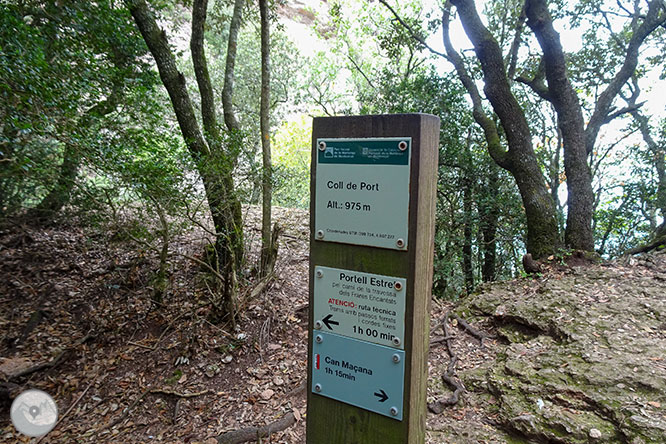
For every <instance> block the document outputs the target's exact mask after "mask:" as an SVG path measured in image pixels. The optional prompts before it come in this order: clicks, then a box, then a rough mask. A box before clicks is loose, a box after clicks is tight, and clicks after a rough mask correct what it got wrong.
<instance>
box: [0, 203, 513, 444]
mask: <svg viewBox="0 0 666 444" xmlns="http://www.w3.org/2000/svg"><path fill="white" fill-rule="evenodd" d="M275 218H276V220H278V221H279V222H280V224H281V225H282V226H283V227H285V233H284V235H283V236H282V237H281V240H280V250H279V259H278V263H277V267H276V269H277V278H276V279H275V281H274V282H273V283H272V285H271V286H270V287H269V288H268V290H267V291H265V292H264V293H263V294H261V295H260V296H259V297H257V298H256V299H254V300H250V301H248V302H247V306H246V309H245V310H244V312H243V314H242V316H241V318H240V322H239V325H238V327H237V329H236V331H230V330H229V327H228V326H224V325H216V324H214V323H211V322H210V320H209V319H210V310H211V305H210V304H209V299H208V295H209V293H208V289H207V287H206V285H205V282H203V280H202V273H201V268H200V266H199V265H197V264H196V263H195V262H193V261H191V260H188V259H185V258H184V257H183V256H173V258H172V260H171V265H172V268H171V275H170V286H169V291H168V294H167V296H166V298H165V300H164V304H163V306H156V305H155V304H153V303H151V297H150V295H151V281H150V279H151V276H152V274H153V272H154V271H155V270H156V266H157V259H156V257H155V254H153V253H152V252H146V251H143V250H141V248H140V247H138V246H137V245H136V244H130V243H127V242H120V241H113V240H110V239H113V236H109V233H102V232H99V233H97V234H94V232H93V233H91V232H90V230H86V231H84V230H83V229H80V228H77V227H58V228H49V229H43V230H34V229H30V228H27V227H16V228H14V229H12V230H11V231H5V232H2V233H0V331H1V332H2V337H1V338H0V356H1V358H0V378H2V380H0V383H3V384H4V385H5V387H6V390H9V392H10V393H11V396H16V394H18V393H20V392H21V391H22V390H25V389H27V388H37V389H41V390H44V391H46V392H47V393H49V394H51V395H52V396H53V397H54V398H55V400H56V402H57V405H58V409H59V423H58V424H57V426H56V428H55V429H54V430H53V431H52V432H51V433H49V434H48V435H46V436H45V437H44V438H43V439H42V440H37V439H32V440H31V439H29V438H27V437H25V436H23V435H21V434H19V433H17V432H16V430H15V429H14V427H13V426H12V424H11V422H10V419H9V402H8V401H7V400H6V399H5V401H4V403H3V405H2V406H0V408H1V413H0V442H6V443H14V442H23V443H27V442H43V443H74V442H75V443H84V442H96V443H102V442H104V443H118V442H122V443H152V442H163V443H172V444H176V443H214V442H215V440H214V439H213V438H214V437H216V436H218V435H220V434H222V433H224V432H226V431H230V430H236V429H241V428H245V427H250V426H261V425H264V424H267V423H270V422H273V421H275V420H277V419H279V418H281V417H284V416H285V415H286V414H287V413H288V412H293V414H294V415H295V417H296V420H297V422H296V424H295V425H293V426H291V427H289V428H288V429H286V430H284V431H281V432H278V433H275V434H273V435H272V436H271V437H270V438H269V439H266V440H264V442H272V443H289V444H292V443H293V444H296V443H304V442H305V438H304V436H305V421H304V416H305V414H306V405H305V389H304V384H305V380H306V365H307V363H306V357H307V350H306V346H307V297H308V290H307V289H308V283H307V277H308V216H307V213H306V212H304V211H298V210H287V209H282V210H281V209H277V210H276V215H275ZM258 222H259V219H258V214H256V212H255V210H251V211H249V212H248V229H247V231H246V233H247V234H248V236H249V237H251V238H253V239H255V240H256V238H258ZM255 243H256V242H255ZM171 249H172V251H177V252H179V253H182V254H187V255H190V256H194V257H201V252H202V251H203V244H202V241H201V237H200V236H199V235H198V234H197V233H196V232H190V233H188V234H186V235H182V236H180V237H179V238H177V239H175V240H174V242H173V244H172V245H171ZM255 249H256V248H255ZM250 260H253V259H252V258H250ZM250 290H251V288H248V290H247V291H248V292H249V291H250ZM451 308H452V304H451V303H450V302H442V301H437V300H435V301H433V306H432V313H431V320H432V322H431V325H432V328H431V337H433V338H438V337H441V336H442V335H443V332H442V329H441V320H442V318H443V317H444V314H445V313H446V312H447V311H448V310H450V309H451ZM481 327H483V326H481ZM453 334H454V335H455V337H454V339H452V340H451V345H452V348H453V349H454V350H455V352H456V354H458V356H459V359H460V360H459V363H458V367H459V368H460V369H470V368H474V367H476V366H479V365H481V364H482V363H484V362H487V361H488V360H489V359H492V358H493V355H494V353H495V343H494V341H493V340H486V341H484V346H483V347H481V346H480V344H479V341H478V340H477V339H475V338H473V337H471V336H469V335H467V334H465V333H464V332H462V331H461V330H457V329H454V331H453ZM448 361H449V357H448V354H447V352H446V349H445V348H444V344H443V343H441V342H440V343H437V344H435V345H433V347H432V348H431V354H430V370H429V373H430V374H429V387H428V396H429V400H430V401H435V400H437V399H441V398H442V397H444V398H445V397H447V396H449V395H450V394H451V391H450V389H449V387H448V386H445V385H444V384H443V383H442V381H441V378H440V375H441V373H442V371H443V370H444V369H445V368H446V365H447V364H448ZM40 364H44V365H42V366H39V365H40ZM26 370H27V371H30V373H29V374H26V375H23V376H20V374H21V373H22V372H25V371H26ZM466 396H474V394H469V395H466ZM484 403H492V400H488V399H484V400H479V402H474V403H472V402H460V403H459V404H458V405H456V406H454V407H448V408H446V409H445V410H444V412H443V413H441V414H433V413H429V417H428V437H427V442H428V443H441V442H461V443H465V442H489V443H490V442H506V441H505V437H504V435H503V434H502V432H499V431H497V430H495V429H493V427H492V424H493V420H492V415H491V414H489V413H488V412H487V411H486V410H484V409H482V408H480V407H479V406H483V404H484ZM479 429H488V436H490V437H491V438H489V439H488V440H487V441H479V440H475V441H469V440H468V439H467V438H466V436H468V433H467V431H469V430H477V431H478V430H479ZM477 435H478V434H477ZM451 436H457V437H459V439H458V438H456V440H455V441H451V438H450V437H451ZM445 437H448V438H445Z"/></svg>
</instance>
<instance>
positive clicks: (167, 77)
mask: <svg viewBox="0 0 666 444" xmlns="http://www.w3.org/2000/svg"><path fill="white" fill-rule="evenodd" d="M125 3H126V4H127V7H128V9H129V10H130V13H131V14H132V17H134V21H135V22H136V24H137V26H138V28H139V31H140V32H141V35H142V36H143V39H144V40H145V42H146V44H147V45H148V49H149V50H150V53H151V54H152V55H153V58H154V59H155V63H156V64H157V69H158V71H159V73H160V78H161V79H162V83H163V84H164V86H165V87H166V89H167V92H168V93H169V98H170V99H171V104H172V105H173V109H174V112H175V113H176V118H177V119H178V125H179V126H180V130H181V132H182V134H183V138H184V139H185V143H186V144H187V147H188V149H189V150H190V152H191V153H192V154H193V155H194V156H195V157H199V156H200V155H202V154H208V153H210V149H209V147H208V144H207V143H206V141H205V139H204V138H203V135H202V134H201V130H200V128H199V124H198V123H197V119H196V116H195V114H194V108H193V107H192V101H191V100H190V96H189V93H188V92H187V85H186V84H185V76H183V74H182V73H180V72H179V71H178V68H177V65H176V58H175V57H174V55H173V53H172V52H171V48H170V47H169V42H168V41H167V38H166V33H165V32H164V31H163V30H161V29H160V28H159V26H157V22H156V20H155V17H154V16H153V14H152V13H151V12H150V10H149V9H148V5H147V4H146V1H145V0H125Z"/></svg>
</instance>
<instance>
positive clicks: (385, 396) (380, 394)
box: [374, 390, 388, 402]
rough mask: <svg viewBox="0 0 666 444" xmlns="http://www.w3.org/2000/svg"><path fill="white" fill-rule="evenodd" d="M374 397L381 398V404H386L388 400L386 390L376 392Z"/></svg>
mask: <svg viewBox="0 0 666 444" xmlns="http://www.w3.org/2000/svg"><path fill="white" fill-rule="evenodd" d="M374 395H375V396H376V397H377V398H379V402H384V401H386V400H387V399H388V395H387V394H386V392H385V391H384V390H379V393H377V392H375V393H374Z"/></svg>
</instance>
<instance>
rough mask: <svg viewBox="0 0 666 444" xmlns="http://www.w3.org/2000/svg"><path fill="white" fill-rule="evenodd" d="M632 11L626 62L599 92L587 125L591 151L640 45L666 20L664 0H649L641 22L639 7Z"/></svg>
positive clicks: (631, 71)
mask: <svg viewBox="0 0 666 444" xmlns="http://www.w3.org/2000/svg"><path fill="white" fill-rule="evenodd" d="M633 15H634V18H633V20H632V26H631V28H632V31H633V32H632V33H631V39H630V40H629V44H628V45H627V53H626V55H625V58H624V62H623V64H622V66H621V67H620V69H619V70H618V71H617V73H616V74H615V76H614V77H613V79H612V80H611V82H610V83H609V84H608V86H607V87H606V89H605V90H604V91H603V92H602V93H601V94H600V95H599V98H598V99H597V102H596V104H595V107H594V112H593V113H592V116H591V117H590V121H589V123H588V124H587V128H586V129H585V145H586V149H587V152H588V154H589V153H591V152H592V150H593V149H594V144H595V143H596V140H597V136H598V135H599V130H600V129H601V127H602V126H603V125H604V124H606V123H608V122H609V121H610V120H608V117H609V113H610V110H611V105H612V103H613V101H614V100H615V98H616V97H617V95H618V94H619V93H620V91H621V89H622V86H624V84H625V83H627V81H628V80H629V79H630V78H631V76H633V75H634V72H635V71H636V67H637V66H638V55H639V50H640V47H641V45H642V44H643V42H644V41H645V39H647V37H648V36H649V35H650V34H652V32H653V31H655V30H656V29H657V28H658V27H660V26H663V25H664V23H666V13H664V2H663V0H652V1H648V11H647V14H645V16H644V17H643V18H642V22H641V23H640V25H639V24H638V20H639V13H638V11H635V12H634V14H633Z"/></svg>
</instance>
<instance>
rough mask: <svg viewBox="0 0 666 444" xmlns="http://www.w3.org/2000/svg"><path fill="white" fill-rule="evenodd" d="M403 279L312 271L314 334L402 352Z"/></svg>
mask: <svg viewBox="0 0 666 444" xmlns="http://www.w3.org/2000/svg"><path fill="white" fill-rule="evenodd" d="M405 285H406V279H403V278H396V277H390V276H381V275H378V274H371V273H361V272H358V271H351V270H344V269H340V268H330V267H321V266H317V267H315V282H314V320H315V323H314V325H315V328H316V329H318V330H322V331H326V332H331V333H337V334H339V335H342V336H346V337H349V338H356V339H361V340H364V341H369V342H373V343H375V344H381V345H386V346H390V347H397V348H400V349H402V348H404V343H403V339H404V332H405V293H406V292H405Z"/></svg>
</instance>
